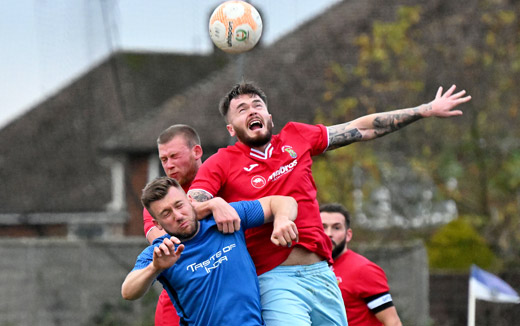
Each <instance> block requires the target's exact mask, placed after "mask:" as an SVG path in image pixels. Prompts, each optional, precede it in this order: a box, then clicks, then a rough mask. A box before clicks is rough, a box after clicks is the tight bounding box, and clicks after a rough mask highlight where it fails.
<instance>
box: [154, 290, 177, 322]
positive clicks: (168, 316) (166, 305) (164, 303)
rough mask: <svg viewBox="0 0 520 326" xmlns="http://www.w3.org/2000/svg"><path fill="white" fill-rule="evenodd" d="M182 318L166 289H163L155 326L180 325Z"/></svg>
mask: <svg viewBox="0 0 520 326" xmlns="http://www.w3.org/2000/svg"><path fill="white" fill-rule="evenodd" d="M179 321H180V318H179V316H178V315H177V311H175V307H174V306H173V303H172V302H171V300H170V297H169V296H168V292H166V290H162V292H161V295H160V296H159V301H157V308H156V309H155V326H179Z"/></svg>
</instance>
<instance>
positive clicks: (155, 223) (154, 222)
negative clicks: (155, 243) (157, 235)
mask: <svg viewBox="0 0 520 326" xmlns="http://www.w3.org/2000/svg"><path fill="white" fill-rule="evenodd" d="M152 221H153V224H154V225H155V226H156V227H157V228H158V229H159V230H162V229H163V227H162V226H161V224H159V222H157V220H156V219H155V218H153V219H152Z"/></svg>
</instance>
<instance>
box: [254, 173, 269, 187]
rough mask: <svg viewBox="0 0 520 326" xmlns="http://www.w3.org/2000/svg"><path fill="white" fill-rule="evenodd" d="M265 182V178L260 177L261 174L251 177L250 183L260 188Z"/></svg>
mask: <svg viewBox="0 0 520 326" xmlns="http://www.w3.org/2000/svg"><path fill="white" fill-rule="evenodd" d="M265 184H266V182H265V178H264V177H262V176H261V175H255V176H254V177H252V178H251V185H252V186H253V187H255V188H258V189H260V188H262V187H263V186H265Z"/></svg>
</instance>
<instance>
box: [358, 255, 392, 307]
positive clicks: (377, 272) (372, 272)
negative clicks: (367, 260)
mask: <svg viewBox="0 0 520 326" xmlns="http://www.w3.org/2000/svg"><path fill="white" fill-rule="evenodd" d="M355 279H356V280H358V281H357V282H356V285H355V286H356V287H357V290H356V292H358V295H359V297H360V298H362V299H363V300H364V301H365V303H366V304H367V306H368V308H369V309H370V310H371V311H372V312H373V313H377V312H379V311H382V310H384V309H386V308H388V307H391V306H393V302H392V296H391V295H390V293H389V291H390V288H389V287H388V281H387V279H386V275H385V272H384V271H383V269H382V268H381V267H379V266H378V265H376V264H374V263H371V264H369V265H366V266H364V268H362V269H360V270H359V271H358V275H357V277H356V278H355Z"/></svg>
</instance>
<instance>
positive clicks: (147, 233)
mask: <svg viewBox="0 0 520 326" xmlns="http://www.w3.org/2000/svg"><path fill="white" fill-rule="evenodd" d="M156 227H157V226H155V225H154V226H152V227H151V228H150V229H148V232H146V234H145V236H144V237H145V238H146V239H147V240H148V235H149V234H150V231H152V230H153V229H154V228H156Z"/></svg>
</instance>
